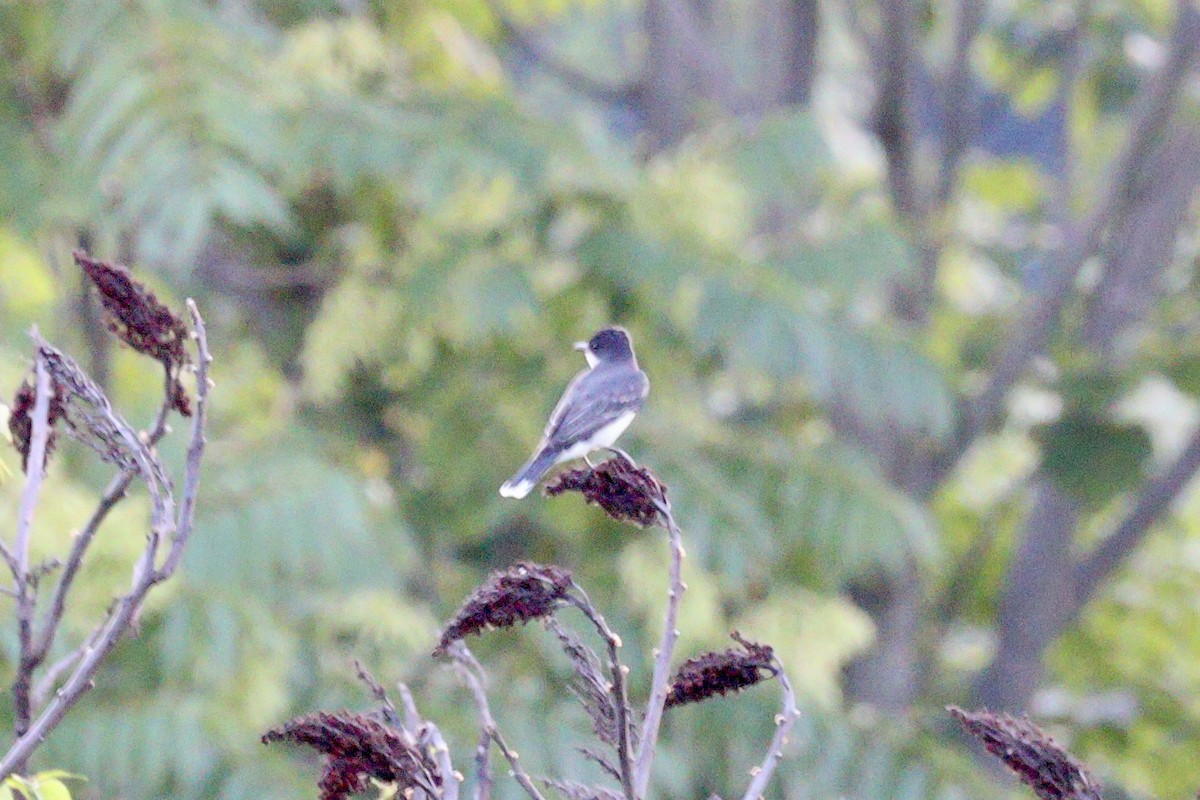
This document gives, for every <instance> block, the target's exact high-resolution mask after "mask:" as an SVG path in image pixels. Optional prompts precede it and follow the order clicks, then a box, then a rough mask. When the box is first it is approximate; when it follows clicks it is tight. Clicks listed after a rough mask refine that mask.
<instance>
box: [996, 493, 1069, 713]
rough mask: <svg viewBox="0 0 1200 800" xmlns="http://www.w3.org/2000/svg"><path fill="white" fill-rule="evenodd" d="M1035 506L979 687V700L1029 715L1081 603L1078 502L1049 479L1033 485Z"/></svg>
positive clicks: (1010, 573)
mask: <svg viewBox="0 0 1200 800" xmlns="http://www.w3.org/2000/svg"><path fill="white" fill-rule="evenodd" d="M1032 493H1033V507H1032V509H1031V510H1030V513H1029V520H1028V522H1027V524H1026V526H1025V536H1024V538H1023V539H1022V541H1021V544H1020V547H1018V549H1017V552H1016V553H1015V554H1014V555H1013V558H1012V562H1011V564H1010V565H1009V569H1008V580H1007V582H1006V584H1005V587H1004V594H1003V596H1002V598H1001V601H1000V612H999V640H998V642H997V649H996V657H995V658H994V659H993V660H992V663H991V664H990V665H989V666H988V668H987V669H986V670H984V672H983V673H982V674H981V675H980V677H979V681H978V683H977V684H976V688H975V694H976V700H977V702H978V703H979V704H980V705H982V706H984V707H986V708H990V709H993V710H996V711H1010V712H1013V713H1024V712H1025V711H1026V710H1027V709H1028V706H1029V701H1030V700H1031V699H1032V697H1033V694H1034V692H1035V691H1036V690H1037V687H1038V685H1039V684H1040V683H1041V679H1042V671H1043V656H1044V655H1045V651H1046V648H1047V647H1048V646H1049V645H1050V643H1051V642H1053V641H1054V640H1055V639H1056V638H1057V637H1058V635H1059V634H1061V633H1062V631H1063V628H1064V627H1065V626H1066V624H1067V622H1068V621H1069V620H1070V617H1071V615H1072V608H1073V605H1074V601H1075V597H1074V594H1075V590H1074V585H1075V584H1074V580H1073V578H1074V570H1073V567H1074V564H1073V562H1072V543H1073V541H1074V538H1075V527H1076V525H1077V524H1078V522H1079V504H1078V502H1077V501H1076V500H1075V499H1074V498H1072V497H1070V496H1069V495H1067V494H1066V493H1065V492H1063V491H1062V490H1061V489H1059V488H1058V487H1057V486H1055V485H1054V483H1053V482H1052V481H1051V480H1050V479H1049V478H1047V477H1046V476H1044V475H1041V474H1039V475H1036V476H1034V478H1033V481H1032Z"/></svg>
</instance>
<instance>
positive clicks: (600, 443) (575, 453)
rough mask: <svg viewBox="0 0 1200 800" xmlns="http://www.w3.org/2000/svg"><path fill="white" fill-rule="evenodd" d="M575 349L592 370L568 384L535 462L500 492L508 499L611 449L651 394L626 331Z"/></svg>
mask: <svg viewBox="0 0 1200 800" xmlns="http://www.w3.org/2000/svg"><path fill="white" fill-rule="evenodd" d="M575 349H576V350H582V351H583V356H584V358H586V359H587V368H586V369H584V370H583V371H581V372H580V373H579V374H578V375H576V376H575V377H574V378H572V379H571V382H570V383H569V384H567V388H566V391H564V392H563V395H562V397H561V398H560V399H559V401H558V405H556V406H555V407H554V411H552V412H551V413H550V420H549V422H547V423H546V430H545V432H544V434H543V436H542V441H541V442H540V443H539V444H538V446H537V448H536V449H535V450H534V451H533V455H532V456H531V457H530V459H529V461H528V462H527V463H526V464H525V466H523V467H521V469H519V470H517V473H516V474H515V475H513V476H512V477H511V478H509V479H508V480H507V481H505V483H504V485H503V486H501V487H500V494H501V495H502V496H504V497H512V498H518V499H519V498H522V497H524V496H525V495H527V494H529V491H530V489H532V488H533V487H534V486H535V485H536V484H537V482H538V480H539V479H540V478H541V477H542V476H543V475H545V474H546V470H548V469H550V468H551V467H553V466H554V465H555V464H561V463H562V462H564V461H570V460H571V459H574V458H583V459H584V460H586V459H587V456H588V454H589V453H591V452H592V451H594V450H605V449H611V448H612V446H613V445H614V444H616V441H617V438H618V437H619V436H620V435H621V434H622V433H624V432H625V429H626V428H628V427H629V423H631V422H633V418H634V416H636V415H637V412H638V411H639V410H640V409H641V407H642V404H643V403H644V402H645V401H646V395H648V394H649V393H650V379H649V378H647V377H646V373H644V372H642V370H641V369H640V368H638V362H637V356H636V355H635V354H634V352H633V342H632V340H631V339H630V338H629V332H628V331H627V330H625V329H624V328H619V327H611V328H604V329H603V330H601V331H599V332H598V333H596V335H595V336H593V337H592V338H591V339H589V340H588V341H586V342H576V343H575ZM588 463H589V464H590V463H591V462H588Z"/></svg>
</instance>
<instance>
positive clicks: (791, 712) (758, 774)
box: [742, 659, 800, 800]
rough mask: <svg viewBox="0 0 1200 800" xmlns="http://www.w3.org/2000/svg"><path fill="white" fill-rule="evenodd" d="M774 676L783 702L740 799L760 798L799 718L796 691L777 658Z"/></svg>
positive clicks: (756, 799)
mask: <svg viewBox="0 0 1200 800" xmlns="http://www.w3.org/2000/svg"><path fill="white" fill-rule="evenodd" d="M775 678H776V680H778V681H779V686H780V687H781V688H782V690H783V704H782V707H781V708H780V710H779V713H778V714H776V715H775V735H774V736H772V737H771V744H770V745H769V746H768V747H767V755H766V756H765V757H764V758H763V761H762V764H760V765H759V766H757V767H755V768H754V770H753V771H752V772H751V774H752V775H753V777H752V778H751V780H750V785H749V786H747V787H746V793H745V794H744V795H742V800H762V797H763V793H764V792H765V791H766V789H767V784H768V783H770V782H771V775H772V774H774V772H775V768H776V767H777V766H779V762H780V761H781V760H782V759H783V748H784V747H785V746H787V743H788V736H789V735H791V732H792V727H793V726H794V725H795V724H796V720H798V719H799V718H800V709H799V708H797V707H796V693H795V691H793V690H792V682H791V681H789V680H788V676H787V672H786V671H784V669H783V665H782V664H781V663H779V660H778V659H776V660H775Z"/></svg>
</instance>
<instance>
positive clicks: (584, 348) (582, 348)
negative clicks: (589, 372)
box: [572, 342, 588, 353]
mask: <svg viewBox="0 0 1200 800" xmlns="http://www.w3.org/2000/svg"><path fill="white" fill-rule="evenodd" d="M572 347H574V348H575V349H576V350H579V351H580V352H584V353H586V352H587V347H588V343H587V342H576V343H575V344H574V345H572Z"/></svg>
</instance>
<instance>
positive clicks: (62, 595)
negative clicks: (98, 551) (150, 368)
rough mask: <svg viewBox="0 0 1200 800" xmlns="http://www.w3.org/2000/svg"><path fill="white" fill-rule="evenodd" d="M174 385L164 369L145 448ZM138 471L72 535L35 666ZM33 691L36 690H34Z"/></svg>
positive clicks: (153, 441) (123, 477) (163, 426)
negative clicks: (102, 529) (87, 557)
mask: <svg viewBox="0 0 1200 800" xmlns="http://www.w3.org/2000/svg"><path fill="white" fill-rule="evenodd" d="M173 385H174V378H173V377H172V376H171V374H170V373H169V372H167V373H166V376H165V385H164V387H163V403H162V406H160V407H159V410H158V415H157V416H156V417H155V419H154V424H153V425H152V426H151V428H150V431H149V432H148V433H147V434H146V446H147V447H148V448H151V449H152V448H153V447H154V446H155V445H157V444H158V442H159V441H160V440H161V439H162V437H163V435H164V434H165V433H166V431H167V415H168V414H169V413H170V411H171V409H172V408H173V405H174V400H173V395H172V390H173ZM137 474H138V471H137V470H136V469H133V468H130V469H125V470H122V471H121V473H120V474H118V475H117V476H116V477H114V478H113V479H112V481H111V482H110V483H109V485H108V488H107V489H105V490H104V496H103V497H101V498H100V502H99V504H98V505H97V506H96V510H95V511H93V512H92V516H91V518H90V519H88V521H87V523H86V524H85V525H84V526H83V528H82V529H81V530H80V531H79V532H78V533H77V534H76V535H75V537H74V541H73V542H72V543H71V552H70V553H69V554H68V555H67V561H66V564H65V565H64V566H63V571H62V575H60V576H59V579H58V585H57V586H55V589H54V596H53V598H52V599H51V602H50V610H49V611H48V612H47V614H46V618H45V619H44V620H43V621H42V632H41V635H40V636H38V637H37V642H36V644H35V645H34V647H33V650H32V652H31V654H30V656H31V658H32V659H33V661H34V667H37V666H39V665H40V664H41V663H42V662H44V661H45V660H46V656H47V655H48V654H49V652H50V648H51V647H52V646H53V645H54V639H55V637H56V636H57V635H58V629H59V627H60V626H61V624H62V618H63V614H64V613H65V612H66V602H67V595H68V594H70V592H71V587H72V586H73V585H74V583H75V578H76V577H77V576H78V574H79V570H80V568H81V567H82V566H83V558H84V556H85V555H86V553H87V550H88V547H90V546H91V543H92V541H93V540H94V539H95V536H96V533H97V532H98V531H99V530H100V526H101V525H102V524H103V523H104V520H105V519H107V518H108V514H109V512H110V511H112V510H113V508H115V507H116V506H117V504H118V503H120V502H121V501H122V500H124V499H125V493H126V491H127V490H128V489H129V485H130V484H131V483H132V482H133V479H134V478H135V477H137ZM60 663H62V662H60ZM35 694H37V693H36V692H35Z"/></svg>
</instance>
